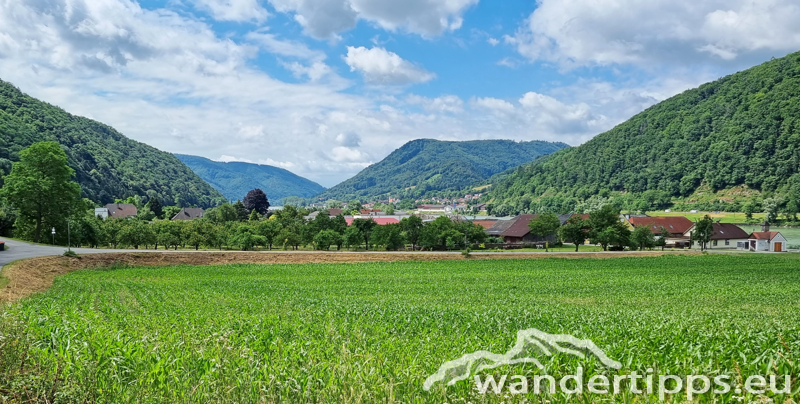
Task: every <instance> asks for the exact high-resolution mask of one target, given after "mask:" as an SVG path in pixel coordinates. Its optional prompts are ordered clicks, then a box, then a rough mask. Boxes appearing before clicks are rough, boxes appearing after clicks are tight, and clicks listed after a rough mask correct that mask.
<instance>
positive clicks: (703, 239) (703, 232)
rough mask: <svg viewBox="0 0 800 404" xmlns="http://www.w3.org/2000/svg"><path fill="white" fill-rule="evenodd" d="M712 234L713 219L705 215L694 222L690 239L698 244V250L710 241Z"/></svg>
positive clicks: (704, 247) (703, 248)
mask: <svg viewBox="0 0 800 404" xmlns="http://www.w3.org/2000/svg"><path fill="white" fill-rule="evenodd" d="M713 235H714V221H713V220H712V219H711V218H710V217H709V216H708V215H705V216H704V217H703V219H701V220H698V221H697V223H695V226H694V230H693V231H692V233H691V236H692V237H691V238H692V241H694V242H696V243H698V244H699V245H700V250H705V249H706V245H707V244H708V242H709V241H711V236H713Z"/></svg>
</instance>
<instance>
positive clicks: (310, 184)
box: [175, 154, 325, 205]
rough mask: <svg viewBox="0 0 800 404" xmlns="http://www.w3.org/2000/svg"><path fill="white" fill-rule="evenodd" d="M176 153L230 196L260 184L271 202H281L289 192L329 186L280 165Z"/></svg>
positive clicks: (305, 192) (307, 192) (312, 192)
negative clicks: (220, 159)
mask: <svg viewBox="0 0 800 404" xmlns="http://www.w3.org/2000/svg"><path fill="white" fill-rule="evenodd" d="M175 157H177V158H178V159H180V160H181V161H182V162H183V163H184V164H186V165H187V166H188V167H189V168H191V169H192V171H194V172H195V174H197V175H199V176H200V178H202V179H204V180H205V181H206V182H208V183H209V184H211V186H212V187H214V188H215V189H216V190H218V191H219V192H221V193H222V195H224V196H225V198H228V199H229V200H236V199H242V198H244V196H245V195H247V191H250V190H251V189H255V188H260V189H261V190H263V191H264V192H265V193H266V194H267V196H268V197H269V199H270V202H271V203H272V204H276V205H277V204H280V201H281V199H283V198H284V197H287V196H299V197H301V198H308V197H311V196H314V195H316V194H318V193H320V192H322V191H324V190H325V187H323V186H322V185H319V184H317V183H316V182H314V181H311V180H309V179H306V178H303V177H301V176H299V175H295V174H293V173H291V172H289V171H286V170H284V169H282V168H278V167H273V166H268V165H261V164H251V163H241V162H230V163H222V162H218V161H212V160H209V159H207V158H203V157H197V156H187V155H185V154H176V155H175Z"/></svg>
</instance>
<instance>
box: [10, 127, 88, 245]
mask: <svg viewBox="0 0 800 404" xmlns="http://www.w3.org/2000/svg"><path fill="white" fill-rule="evenodd" d="M74 175H75V171H73V170H72V169H71V168H69V166H68V165H67V155H66V153H64V150H63V149H61V146H60V145H59V144H58V143H56V142H39V143H34V144H32V145H31V146H30V147H28V148H27V149H25V150H22V151H21V152H20V153H19V161H18V162H16V163H14V164H13V166H12V168H11V173H10V174H9V175H8V176H6V177H5V178H4V184H5V185H4V186H3V188H2V189H1V190H0V192H2V195H3V196H4V197H5V198H6V199H7V200H8V201H9V202H10V203H11V204H12V205H14V207H16V208H17V210H18V212H19V215H20V216H21V217H22V218H25V219H27V220H28V221H29V222H32V223H33V224H34V226H35V230H34V232H33V241H34V242H39V241H40V240H41V237H42V226H43V224H46V223H47V224H52V225H55V224H60V223H61V222H63V221H65V220H67V218H69V217H70V215H71V214H72V212H73V209H74V208H75V206H76V205H77V204H78V202H79V201H80V196H81V188H80V186H79V185H78V184H77V183H76V182H73V181H72V177H73V176H74Z"/></svg>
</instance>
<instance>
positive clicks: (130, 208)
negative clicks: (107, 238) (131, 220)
mask: <svg viewBox="0 0 800 404" xmlns="http://www.w3.org/2000/svg"><path fill="white" fill-rule="evenodd" d="M106 209H108V215H109V216H111V217H113V218H117V219H121V218H124V217H130V216H136V214H137V209H136V205H133V204H131V203H109V204H108V205H106Z"/></svg>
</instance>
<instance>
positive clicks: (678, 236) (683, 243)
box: [626, 215, 694, 248]
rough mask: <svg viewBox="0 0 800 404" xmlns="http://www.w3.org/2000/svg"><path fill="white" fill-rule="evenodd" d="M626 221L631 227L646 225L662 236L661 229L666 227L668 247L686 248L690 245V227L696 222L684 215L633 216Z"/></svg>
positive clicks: (655, 233) (656, 234)
mask: <svg viewBox="0 0 800 404" xmlns="http://www.w3.org/2000/svg"><path fill="white" fill-rule="evenodd" d="M626 222H627V223H628V224H629V225H630V226H631V227H640V226H646V227H648V228H649V229H650V231H651V232H653V234H654V235H655V236H657V237H658V236H661V229H662V228H663V229H665V230H666V231H667V232H668V233H669V236H668V237H667V240H666V241H667V247H672V248H684V247H688V246H689V245H690V236H689V233H688V232H689V229H691V228H692V227H693V226H694V222H692V221H691V220H689V219H687V218H685V217H683V216H652V217H650V216H645V217H641V216H633V215H631V216H630V217H628V218H627V220H626Z"/></svg>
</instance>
